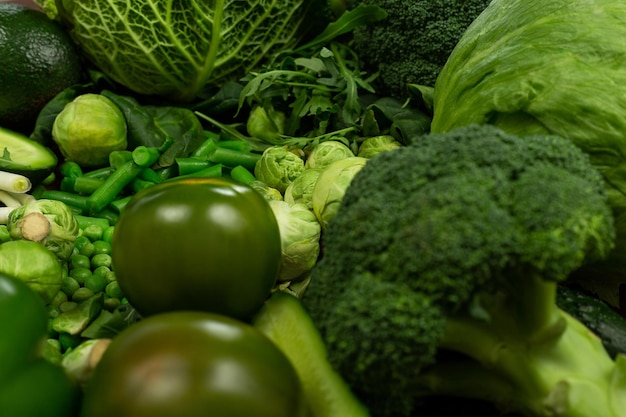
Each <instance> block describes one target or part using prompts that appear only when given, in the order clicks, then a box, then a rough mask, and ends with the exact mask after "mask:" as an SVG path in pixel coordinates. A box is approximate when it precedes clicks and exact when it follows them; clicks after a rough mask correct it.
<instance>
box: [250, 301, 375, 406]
mask: <svg viewBox="0 0 626 417" xmlns="http://www.w3.org/2000/svg"><path fill="white" fill-rule="evenodd" d="M253 325H254V327H255V328H257V329H258V330H260V331H261V332H262V333H264V334H265V335H266V336H267V337H269V338H270V339H271V340H272V341H273V342H274V343H275V344H276V345H277V346H278V347H279V348H280V349H281V350H282V351H283V353H284V354H285V355H286V356H287V357H288V358H289V360H290V361H291V363H292V365H293V366H294V368H295V369H296V372H297V373H298V376H299V377H300V381H301V383H302V387H303V389H304V395H305V397H306V399H307V402H308V404H309V408H310V411H311V416H312V417H369V415H370V414H369V411H368V410H367V409H366V408H365V406H364V405H363V404H362V403H361V402H360V401H359V400H358V398H357V397H356V396H355V395H354V394H353V393H352V391H351V390H350V388H349V387H348V385H347V384H346V383H345V381H344V380H343V379H342V378H341V376H340V375H339V374H338V373H337V372H336V371H335V370H334V369H333V368H332V366H331V364H330V363H329V362H328V360H327V359H326V347H325V346H324V342H323V340H322V337H321V335H320V334H319V331H318V330H317V328H316V327H315V324H314V323H313V321H312V320H311V318H310V316H309V314H308V313H307V311H306V310H305V309H304V306H303V305H302V303H301V302H300V300H299V299H297V298H296V297H294V296H292V295H290V294H287V293H285V292H281V291H277V292H274V293H273V294H272V296H271V297H270V298H269V299H268V300H267V301H266V302H265V304H264V306H263V307H262V308H261V310H260V312H259V313H258V314H257V315H256V317H255V318H254V320H253Z"/></svg>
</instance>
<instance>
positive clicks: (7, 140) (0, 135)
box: [0, 127, 58, 184]
mask: <svg viewBox="0 0 626 417" xmlns="http://www.w3.org/2000/svg"><path fill="white" fill-rule="evenodd" d="M57 163H58V159H57V157H56V155H55V154H54V152H52V150H51V149H49V148H48V147H46V146H44V145H42V144H40V143H39V142H35V141H34V140H32V139H29V138H28V137H26V136H24V135H22V134H21V133H17V132H14V131H11V130H8V129H5V128H2V127H0V171H8V172H13V173H15V174H20V175H24V176H25V177H27V178H28V179H30V181H31V182H32V183H33V184H38V183H40V182H41V181H43V180H44V179H45V178H46V177H47V176H48V175H50V173H51V172H52V171H53V170H54V168H55V167H56V166H57Z"/></svg>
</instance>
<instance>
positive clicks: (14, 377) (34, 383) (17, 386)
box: [0, 274, 80, 417]
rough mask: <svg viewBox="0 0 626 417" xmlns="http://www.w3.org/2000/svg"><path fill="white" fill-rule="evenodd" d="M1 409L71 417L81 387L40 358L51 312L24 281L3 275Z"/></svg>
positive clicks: (21, 415) (23, 415)
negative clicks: (48, 311)
mask: <svg viewBox="0 0 626 417" xmlns="http://www.w3.org/2000/svg"><path fill="white" fill-rule="evenodd" d="M0 321H1V322H2V337H1V338H0V358H2V360H0V410H1V411H0V414H2V415H3V416H4V415H6V416H11V417H32V416H46V417H72V416H75V415H77V412H78V409H79V400H80V390H79V388H78V386H77V385H76V384H75V383H74V382H73V381H72V380H71V379H70V377H69V376H68V375H67V374H66V373H65V371H64V370H63V369H62V368H61V367H60V366H58V365H54V364H52V363H50V362H47V361H46V360H45V359H43V358H42V357H41V344H42V343H43V341H44V340H45V338H46V337H47V334H48V314H47V312H46V309H45V307H44V303H43V301H42V300H41V297H40V296H39V295H37V294H36V293H35V292H34V291H33V290H31V289H30V287H28V285H27V284H26V283H24V282H23V281H21V280H19V279H17V278H13V277H9V276H6V275H1V274H0Z"/></svg>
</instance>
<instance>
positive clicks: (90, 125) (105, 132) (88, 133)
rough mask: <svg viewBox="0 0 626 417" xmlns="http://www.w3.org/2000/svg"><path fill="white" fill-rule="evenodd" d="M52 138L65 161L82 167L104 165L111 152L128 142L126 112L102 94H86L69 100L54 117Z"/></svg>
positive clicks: (125, 145) (122, 147)
mask: <svg viewBox="0 0 626 417" xmlns="http://www.w3.org/2000/svg"><path fill="white" fill-rule="evenodd" d="M52 138H53V140H54V142H55V143H56V144H57V145H58V146H59V150H60V151H61V154H63V156H64V157H65V159H66V160H70V161H75V162H76V163H78V164H79V165H81V166H83V167H96V166H103V165H105V164H106V163H107V162H108V160H109V154H110V153H111V152H112V151H116V150H123V149H126V147H127V145H128V141H127V127H126V120H125V119H124V115H123V113H122V112H121V110H120V109H119V108H118V107H117V106H116V105H115V104H113V102H112V101H111V100H109V99H108V98H106V97H105V96H103V95H100V94H83V95H80V96H78V97H76V98H75V99H74V100H73V101H71V102H70V103H68V104H67V105H66V106H65V107H64V108H63V110H62V111H61V112H60V113H59V114H58V116H57V117H56V119H55V120H54V123H53V125H52Z"/></svg>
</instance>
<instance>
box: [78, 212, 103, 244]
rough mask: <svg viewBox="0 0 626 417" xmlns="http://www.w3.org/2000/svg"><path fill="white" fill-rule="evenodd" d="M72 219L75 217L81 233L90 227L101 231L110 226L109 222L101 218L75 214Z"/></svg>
mask: <svg viewBox="0 0 626 417" xmlns="http://www.w3.org/2000/svg"><path fill="white" fill-rule="evenodd" d="M74 217H76V221H77V222H78V227H79V228H80V229H81V230H83V231H84V230H85V229H88V228H89V227H90V226H98V227H99V228H100V229H101V230H103V231H104V230H106V229H108V228H109V227H110V226H111V224H110V223H109V221H108V220H107V219H104V218H102V217H93V216H83V215H81V214H77V215H75V216H74ZM74 245H76V243H74Z"/></svg>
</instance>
